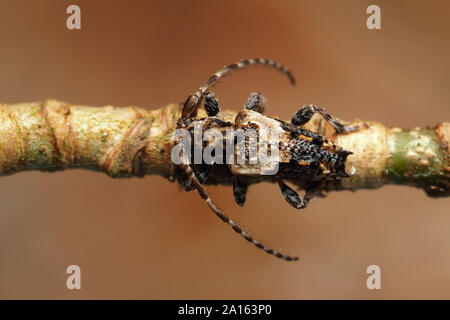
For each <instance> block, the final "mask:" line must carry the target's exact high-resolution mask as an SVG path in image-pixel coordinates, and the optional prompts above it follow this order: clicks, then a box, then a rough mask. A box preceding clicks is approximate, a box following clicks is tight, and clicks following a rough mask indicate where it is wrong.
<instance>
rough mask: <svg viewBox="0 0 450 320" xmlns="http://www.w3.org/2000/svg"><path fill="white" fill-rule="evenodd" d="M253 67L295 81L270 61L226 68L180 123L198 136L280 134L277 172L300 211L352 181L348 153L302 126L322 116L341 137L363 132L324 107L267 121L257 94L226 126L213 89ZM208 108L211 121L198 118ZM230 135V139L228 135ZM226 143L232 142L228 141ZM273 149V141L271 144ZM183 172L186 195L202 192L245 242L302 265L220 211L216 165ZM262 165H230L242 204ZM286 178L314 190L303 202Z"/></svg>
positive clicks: (194, 98) (187, 106)
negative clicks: (211, 185)
mask: <svg viewBox="0 0 450 320" xmlns="http://www.w3.org/2000/svg"><path fill="white" fill-rule="evenodd" d="M249 65H267V66H269V67H273V68H275V69H277V70H279V71H281V72H282V73H284V74H285V75H286V76H287V77H288V78H289V80H290V82H291V83H292V84H295V79H294V77H293V76H292V74H291V72H290V71H289V70H288V69H287V68H285V67H284V66H282V65H281V64H279V63H277V62H275V61H272V60H268V59H248V60H243V61H241V62H238V63H235V64H231V65H229V66H226V67H225V68H223V69H222V70H220V71H218V72H217V73H215V74H214V75H212V76H211V77H210V78H209V79H208V81H207V82H206V83H205V85H204V86H202V87H200V88H199V89H198V90H197V91H196V92H195V93H193V94H191V95H190V96H189V97H188V98H187V99H186V101H185V103H184V105H183V109H182V115H181V117H180V119H179V120H178V123H177V128H184V129H187V130H189V132H191V133H192V132H193V130H194V126H195V125H199V124H200V125H201V126H202V128H205V129H207V128H217V129H219V130H222V131H225V130H227V129H234V130H236V129H242V130H244V131H245V130H248V129H249V128H252V129H256V130H257V131H258V132H261V131H271V132H276V133H277V136H278V143H279V168H278V172H277V173H276V176H275V178H276V181H277V182H278V185H279V187H280V189H281V192H282V194H283V197H284V198H285V199H286V201H287V202H288V203H289V204H290V205H292V206H293V207H294V208H297V209H302V208H305V207H306V206H307V205H308V203H309V201H310V200H311V199H312V198H313V197H314V195H316V194H318V193H319V194H320V190H321V188H320V186H321V185H322V184H323V183H324V182H326V181H330V180H337V179H341V178H345V177H348V176H347V174H346V173H345V162H346V159H347V156H348V155H349V154H351V152H349V151H346V150H344V149H342V148H341V147H339V146H337V145H336V144H334V143H333V142H331V141H329V140H328V139H326V138H325V137H323V136H321V135H320V134H318V133H316V132H312V131H308V130H305V129H302V128H301V127H300V126H301V125H303V124H305V123H307V122H308V121H309V120H310V119H311V118H312V116H313V115H314V114H315V113H316V112H318V113H320V114H321V115H322V116H323V117H324V118H325V120H327V121H328V123H329V124H330V125H331V126H332V127H333V128H334V129H335V130H336V132H337V133H344V132H351V131H355V130H357V128H355V127H354V126H347V127H346V126H344V125H343V124H342V123H341V122H340V121H339V120H338V119H336V118H334V117H332V116H331V115H330V114H328V113H327V112H326V111H325V110H324V109H323V108H321V107H318V106H314V105H309V106H305V107H303V108H301V109H300V110H299V111H297V112H296V113H295V114H294V115H293V117H292V119H291V122H290V123H287V122H284V121H282V120H279V119H276V118H273V117H269V116H265V115H263V114H262V112H263V110H264V104H265V99H264V97H263V96H262V95H261V94H260V93H253V94H251V96H250V98H249V99H248V101H247V103H246V105H245V108H244V109H243V110H241V111H240V112H239V113H238V114H237V115H236V118H235V121H234V123H231V122H229V121H225V120H223V119H222V117H221V113H220V107H219V103H218V101H217V99H216V98H215V96H214V94H213V93H212V92H210V91H209V90H210V89H211V88H212V86H213V85H214V84H215V83H216V82H217V80H219V79H220V78H221V77H223V76H224V75H226V74H227V73H229V72H230V71H233V70H237V69H241V68H244V67H246V66H249ZM202 102H203V104H204V107H205V110H206V113H207V115H208V116H207V117H205V118H202V119H195V117H196V115H197V110H198V108H199V107H200V106H201V104H202ZM224 136H225V135H224ZM222 143H223V144H225V143H227V141H222ZM267 143H268V144H269V145H270V144H271V143H272V141H271V140H270V139H269V140H268V141H267ZM180 167H181V168H182V169H183V170H184V171H185V172H186V174H187V177H186V180H185V181H180V183H181V184H182V186H183V187H184V188H185V190H187V191H189V190H193V189H197V191H198V192H199V194H200V196H201V197H202V198H203V199H204V200H205V201H206V203H207V204H208V206H209V207H210V208H211V210H212V211H213V212H214V213H215V214H216V215H217V216H218V217H219V218H220V219H221V220H222V221H224V222H225V223H227V224H228V225H230V226H231V227H232V228H233V230H234V231H235V232H237V233H239V234H240V235H241V236H242V237H243V238H244V239H246V240H247V241H249V242H251V243H253V244H254V245H255V246H256V247H258V248H259V249H262V250H264V251H265V252H267V253H269V254H271V255H274V256H275V257H277V258H280V259H284V260H287V261H296V260H298V257H291V256H288V255H284V254H282V253H280V252H276V251H274V250H272V249H271V248H269V247H267V246H265V245H263V244H262V243H261V242H259V241H257V240H255V239H254V238H253V237H251V236H250V235H249V234H248V233H246V232H244V231H243V230H242V229H241V228H240V227H239V226H238V225H237V224H236V223H235V222H234V221H232V220H231V219H230V218H229V217H228V216H227V215H225V214H224V213H223V212H222V211H221V210H220V209H218V208H217V207H216V205H215V204H214V203H213V201H212V200H211V198H210V197H209V195H208V193H207V192H206V190H205V188H204V186H203V184H204V183H205V182H206V181H207V179H208V174H209V172H210V169H211V168H210V167H211V166H210V165H206V164H201V165H191V164H190V163H189V162H188V161H185V162H183V163H181V164H180ZM262 169H264V168H262V167H261V164H248V163H246V164H243V165H237V164H229V165H228V170H229V171H230V173H231V174H232V175H233V176H234V181H233V193H234V196H235V199H236V202H237V204H238V205H241V206H243V205H244V203H245V198H246V192H247V186H246V185H245V184H244V183H243V182H242V179H240V176H245V175H252V176H258V175H261V174H262ZM284 179H289V180H293V181H294V180H297V181H306V182H308V185H309V186H310V187H308V188H306V193H305V196H304V197H303V199H302V198H301V197H300V196H299V195H298V193H297V192H296V191H294V190H293V189H292V188H290V187H289V186H288V185H287V184H286V183H285V182H284Z"/></svg>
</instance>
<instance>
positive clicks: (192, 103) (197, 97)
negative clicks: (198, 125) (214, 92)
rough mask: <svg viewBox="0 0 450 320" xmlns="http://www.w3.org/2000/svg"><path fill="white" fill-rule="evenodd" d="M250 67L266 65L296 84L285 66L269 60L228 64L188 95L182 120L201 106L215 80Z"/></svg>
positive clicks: (252, 60) (249, 60) (251, 60)
mask: <svg viewBox="0 0 450 320" xmlns="http://www.w3.org/2000/svg"><path fill="white" fill-rule="evenodd" d="M250 65H267V66H269V67H272V68H275V69H277V70H279V71H281V72H283V73H284V74H285V75H286V76H287V77H288V78H289V81H290V82H291V84H292V85H295V83H296V82H295V78H294V76H293V75H292V73H291V71H289V69H288V68H286V67H285V66H283V65H281V64H280V63H278V62H276V61H273V60H269V59H263V58H256V59H246V60H242V61H240V62H238V63H233V64H230V65H228V66H226V67H224V68H223V69H222V70H220V71H217V72H216V73H215V74H213V75H212V76H211V77H209V79H208V81H206V83H205V85H203V86H202V87H200V88H199V89H198V90H197V91H196V92H195V93H194V94H192V95H190V96H189V97H188V98H187V99H186V101H185V103H184V105H183V112H182V118H183V119H186V118H188V117H189V116H191V115H195V113H196V112H197V109H198V107H199V105H200V104H201V102H202V100H203V95H204V94H205V93H206V92H207V91H208V90H209V89H211V87H212V86H213V85H214V84H215V83H216V82H217V80H219V79H220V78H222V77H223V76H225V75H226V74H228V73H230V72H232V71H234V70H238V69H243V68H245V67H247V66H250Z"/></svg>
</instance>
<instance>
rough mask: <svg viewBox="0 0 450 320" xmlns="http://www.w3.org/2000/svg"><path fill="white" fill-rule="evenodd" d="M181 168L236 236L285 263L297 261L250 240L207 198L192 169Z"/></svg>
mask: <svg viewBox="0 0 450 320" xmlns="http://www.w3.org/2000/svg"><path fill="white" fill-rule="evenodd" d="M181 166H182V167H183V168H184V170H185V171H186V174H187V175H188V176H189V177H190V178H191V181H192V182H193V183H194V184H195V186H196V187H197V190H198V193H199V194H200V196H201V197H202V198H203V199H204V200H205V201H206V203H207V204H208V206H209V207H210V208H211V210H212V211H213V212H214V213H215V214H216V216H217V217H219V219H220V220H222V221H223V222H225V223H226V224H228V225H229V226H230V227H231V228H232V229H233V230H234V231H235V232H236V233H237V234H239V235H240V236H241V237H243V238H244V239H245V240H247V241H248V242H250V243H252V244H253V245H254V246H255V247H257V248H258V249H261V250H264V251H265V252H267V253H268V254H271V255H273V256H275V257H277V258H279V259H283V260H286V261H297V260H298V257H291V256H288V255H285V254H282V253H281V252H277V251H275V250H272V249H271V248H269V247H267V246H265V245H264V244H262V243H261V242H259V241H258V240H256V239H254V238H252V237H251V236H250V235H249V234H248V233H246V232H245V231H243V230H242V229H241V227H239V226H238V225H237V224H236V223H235V222H234V221H233V220H231V219H230V218H229V217H228V216H227V215H226V214H225V213H223V212H222V211H220V209H219V208H217V207H216V206H215V204H214V203H213V202H212V200H211V198H210V197H209V195H208V193H207V192H206V190H205V188H203V186H202V185H201V184H200V182H199V181H198V179H197V177H196V176H195V173H194V171H193V170H192V168H191V167H190V166H189V165H188V164H185V163H182V164H181Z"/></svg>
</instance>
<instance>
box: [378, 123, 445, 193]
mask: <svg viewBox="0 0 450 320" xmlns="http://www.w3.org/2000/svg"><path fill="white" fill-rule="evenodd" d="M391 131H393V132H392V134H391V135H390V136H389V141H388V144H389V148H390V153H391V155H392V157H391V158H390V159H388V161H387V163H386V172H385V174H386V176H387V177H388V178H389V180H390V181H391V183H394V184H407V185H412V186H416V187H419V188H424V189H425V190H426V191H427V193H429V194H430V195H434V194H436V195H437V194H439V193H443V192H445V191H446V190H447V189H448V187H449V179H450V172H449V171H448V170H449V166H448V163H449V159H448V158H449V157H448V152H447V150H446V147H445V145H443V144H442V142H441V141H440V140H439V139H438V137H437V134H436V133H435V131H434V130H433V129H420V128H417V129H413V130H391Z"/></svg>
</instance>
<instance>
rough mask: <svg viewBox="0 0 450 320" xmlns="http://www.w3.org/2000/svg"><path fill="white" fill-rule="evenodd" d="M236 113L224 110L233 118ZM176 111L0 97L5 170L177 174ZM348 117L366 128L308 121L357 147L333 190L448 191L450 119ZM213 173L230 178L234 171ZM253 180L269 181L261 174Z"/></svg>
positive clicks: (0, 163)
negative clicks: (395, 122)
mask: <svg viewBox="0 0 450 320" xmlns="http://www.w3.org/2000/svg"><path fill="white" fill-rule="evenodd" d="M235 115H236V112H233V111H225V112H224V113H223V116H224V118H225V120H228V121H233V119H234V117H235ZM179 116H180V107H179V106H178V105H174V104H171V105H168V106H166V107H163V108H161V109H157V110H151V111H149V110H146V109H142V108H137V107H126V108H118V107H113V106H105V107H88V106H79V105H71V104H69V103H65V102H60V101H55V100H47V101H45V102H39V103H21V104H14V105H7V104H0V176H1V175H8V174H13V173H16V172H20V171H25V170H41V171H56V170H65V169H70V168H83V169H89V170H95V171H102V172H105V173H107V174H108V175H109V176H111V177H114V178H118V177H132V176H144V175H149V174H158V175H161V176H164V177H166V178H169V179H171V180H174V179H177V175H179V174H181V173H180V171H179V170H177V168H176V166H175V165H174V164H173V163H172V161H171V150H172V147H173V146H174V142H173V141H172V139H171V137H172V133H173V131H174V130H175V128H176V122H177V119H178V118H179ZM200 116H202V114H200ZM351 123H352V124H360V125H362V129H361V130H359V131H357V132H353V133H348V134H341V135H336V134H335V133H334V132H333V129H332V128H331V127H330V126H329V125H328V124H327V123H326V122H325V121H324V120H323V119H322V118H320V117H318V116H315V117H314V118H313V119H312V120H311V121H310V122H309V123H307V124H306V125H305V126H304V127H305V128H306V129H308V130H311V131H315V132H318V133H320V134H322V135H324V136H327V137H328V138H329V139H331V140H332V141H334V142H335V143H336V144H338V145H340V146H341V147H343V148H344V149H346V150H350V151H352V152H353V153H354V154H352V155H350V156H349V157H348V160H347V162H346V172H347V173H348V174H349V176H350V177H349V178H345V179H342V180H339V181H336V182H333V183H332V184H331V185H329V186H327V188H328V189H329V190H357V189H362V188H379V187H381V186H383V185H385V184H402V185H410V186H415V187H419V188H422V189H424V190H425V191H426V192H427V194H428V195H430V196H434V197H438V196H449V195H450V155H449V150H450V123H448V122H443V123H440V124H438V125H436V126H434V127H432V128H414V129H400V128H387V127H385V126H384V125H382V124H380V123H377V122H373V121H361V120H355V121H353V122H351ZM214 180H215V182H217V183H222V184H229V181H230V177H227V176H226V174H225V175H222V176H216V177H214ZM248 180H249V181H248V182H249V183H256V182H259V181H263V180H267V181H272V180H271V177H261V176H260V177H248ZM293 182H294V183H295V181H293Z"/></svg>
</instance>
